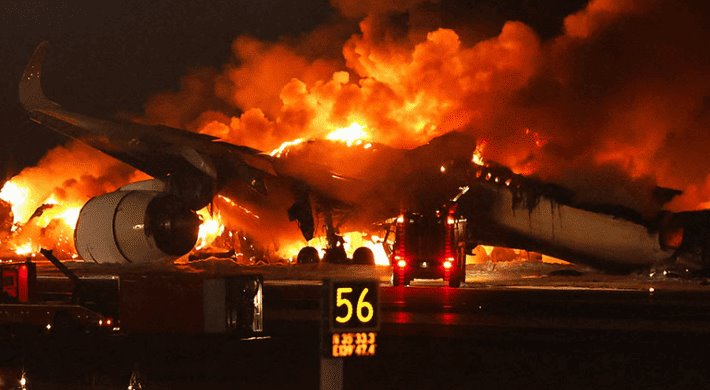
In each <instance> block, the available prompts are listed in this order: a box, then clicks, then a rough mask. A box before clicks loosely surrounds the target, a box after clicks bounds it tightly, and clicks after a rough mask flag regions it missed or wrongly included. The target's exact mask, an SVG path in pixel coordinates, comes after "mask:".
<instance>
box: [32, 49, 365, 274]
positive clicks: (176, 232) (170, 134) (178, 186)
mask: <svg viewBox="0 0 710 390" xmlns="http://www.w3.org/2000/svg"><path fill="white" fill-rule="evenodd" d="M47 49H48V44H47V43H46V42H45V43H42V44H40V45H39V46H38V47H37V49H36V50H35V52H34V54H33V55H32V57H31V59H30V61H29V63H28V65H27V67H26V69H25V72H24V74H23V76H22V80H21V81H20V85H19V99H20V102H21V104H22V105H23V107H24V108H25V109H26V110H27V111H28V113H29V116H30V119H31V120H32V121H34V122H36V123H38V124H41V125H43V126H45V127H48V128H50V129H52V130H54V131H57V132H58V133H60V134H63V135H65V136H67V137H70V138H72V139H75V140H78V141H80V142H83V143H85V144H88V145H89V146H91V147H93V148H95V149H97V150H99V151H101V152H104V153H106V154H108V155H110V156H112V157H114V158H116V159H118V160H120V161H123V162H125V163H127V164H129V165H131V166H133V167H135V168H136V169H138V170H141V171H143V172H145V173H147V174H148V175H150V176H152V177H154V178H156V180H154V181H152V182H151V183H146V184H142V185H131V186H127V187H124V188H122V189H120V190H119V191H117V192H116V193H112V194H106V195H102V196H99V197H96V198H93V199H91V200H90V201H89V202H88V203H87V204H86V205H85V206H84V208H83V209H82V211H81V213H80V216H79V220H78V223H77V227H76V234H75V236H76V244H77V245H76V246H77V250H78V251H79V254H80V255H81V256H82V257H84V258H88V259H94V260H96V261H100V262H114V261H117V262H124V261H128V262H131V261H150V260H149V257H156V258H170V257H175V256H177V255H181V254H184V252H185V251H186V250H189V249H191V248H188V246H189V243H194V242H195V240H194V237H193V236H194V234H196V233H195V230H196V226H195V224H196V222H195V218H193V217H191V216H190V214H191V213H192V214H194V210H198V209H200V208H203V207H205V206H206V205H208V204H211V202H213V201H214V200H215V199H216V198H215V196H216V195H218V194H219V195H223V196H224V199H228V200H229V201H230V202H231V203H234V202H232V201H231V200H232V199H238V204H236V203H234V205H235V207H233V209H234V210H235V213H234V214H237V215H238V217H235V219H237V222H238V224H239V226H243V227H244V228H245V230H247V231H249V232H250V233H252V234H254V236H256V237H257V238H264V239H266V238H269V237H270V238H272V239H273V238H274V237H278V236H284V235H288V236H289V237H290V238H291V239H295V238H296V237H294V234H293V233H294V230H293V228H288V227H286V228H285V227H284V226H294V224H293V223H291V221H294V220H295V221H297V222H298V227H299V228H300V233H301V234H302V235H303V237H305V238H306V240H310V239H311V238H312V237H313V235H314V230H315V222H314V217H313V216H314V210H313V209H312V206H311V204H312V203H313V204H315V205H316V206H317V209H316V210H315V211H316V213H318V212H328V213H331V212H332V211H336V210H340V211H342V210H345V209H347V208H349V207H351V206H352V205H353V204H354V203H358V202H362V201H363V199H366V196H365V195H364V194H365V192H366V190H367V189H370V188H372V186H371V184H372V183H371V182H370V181H368V180H362V179H358V178H352V177H349V176H347V175H343V174H339V173H336V172H334V171H332V170H331V168H330V167H329V166H328V165H327V164H323V163H322V162H321V161H317V160H313V159H310V158H299V157H298V153H294V156H292V158H276V157H273V156H270V155H268V154H265V153H262V152H261V151H258V150H255V149H252V148H249V147H246V146H239V145H234V144H230V143H226V142H222V141H220V140H219V139H217V138H215V137H212V136H208V135H204V134H197V133H192V132H189V131H186V130H182V129H175V128H170V127H166V126H149V125H141V124H135V123H118V122H113V121H107V120H103V119H98V118H94V117H91V116H87V115H84V114H80V113H75V112H71V111H69V110H66V109H64V108H63V107H62V106H60V105H59V104H57V103H55V102H53V101H51V100H49V99H48V98H47V97H46V96H45V95H44V93H43V90H42V86H41V76H42V65H43V61H44V57H45V54H46V51H47ZM368 183H369V184H368ZM130 193H132V195H129V194H130ZM124 202H127V203H125V204H124ZM121 212H125V215H124V216H123V217H121V216H120V213H121ZM96 215H100V216H102V217H96ZM131 215H135V217H132V216H131ZM105 221H113V222H112V223H114V224H116V223H122V224H123V225H125V226H114V225H111V223H109V222H105ZM141 221H147V222H146V223H141ZM124 230H125V231H124ZM267 230H268V231H267ZM121 231H124V232H123V233H121ZM284 231H286V232H284ZM171 241H178V242H181V244H173V243H171ZM99 242H113V243H115V245H109V246H113V247H112V248H109V249H106V248H103V247H102V244H99ZM135 242H141V245H139V249H135V248H132V245H133V243H135ZM267 242H268V241H267ZM82 243H83V244H86V245H83V244H82ZM155 247H157V248H158V253H156V252H155V251H154V250H153V249H154V248H155ZM140 248H143V249H140ZM134 249H135V250H134ZM162 254H166V255H167V256H162ZM106 259H110V260H106ZM113 259H118V260H113Z"/></svg>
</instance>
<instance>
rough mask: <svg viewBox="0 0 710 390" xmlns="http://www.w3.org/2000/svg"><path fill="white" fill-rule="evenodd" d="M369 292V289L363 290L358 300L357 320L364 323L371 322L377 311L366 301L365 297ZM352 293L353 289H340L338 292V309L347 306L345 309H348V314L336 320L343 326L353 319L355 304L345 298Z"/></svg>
mask: <svg viewBox="0 0 710 390" xmlns="http://www.w3.org/2000/svg"><path fill="white" fill-rule="evenodd" d="M368 291H369V289H367V288H364V289H363V290H362V293H360V297H359V298H358V300H357V310H356V314H357V319H358V320H359V321H360V322H363V323H365V322H369V321H370V320H371V319H372V317H373V316H374V315H375V310H374V308H373V307H372V304H371V303H370V302H367V301H366V300H365V296H366V295H367V293H368ZM351 292H353V289H352V288H351V287H339V288H338V289H337V290H336V296H335V305H336V306H338V307H340V306H343V305H345V307H346V308H347V312H346V314H345V315H344V316H342V317H341V316H338V317H335V320H336V321H337V322H339V323H341V324H344V323H346V322H348V321H350V319H351V318H352V317H353V304H352V303H351V302H350V300H349V299H346V298H343V295H344V294H349V293H351ZM365 313H367V314H365Z"/></svg>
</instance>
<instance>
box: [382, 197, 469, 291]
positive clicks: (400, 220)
mask: <svg viewBox="0 0 710 390" xmlns="http://www.w3.org/2000/svg"><path fill="white" fill-rule="evenodd" d="M467 223H468V222H467V220H466V219H465V218H460V217H457V215H456V207H455V205H454V206H452V207H449V208H444V209H443V210H436V211H434V212H428V213H425V212H422V213H416V212H402V213H401V214H400V215H399V216H398V217H397V219H396V221H395V223H394V234H395V241H394V245H393V248H392V254H391V256H390V263H391V264H392V285H393V286H400V285H404V286H408V285H409V284H410V283H411V281H412V280H413V279H443V280H444V282H445V283H447V284H448V286H450V287H460V286H461V283H463V282H464V281H465V276H466V255H465V239H464V238H465V232H466V226H467Z"/></svg>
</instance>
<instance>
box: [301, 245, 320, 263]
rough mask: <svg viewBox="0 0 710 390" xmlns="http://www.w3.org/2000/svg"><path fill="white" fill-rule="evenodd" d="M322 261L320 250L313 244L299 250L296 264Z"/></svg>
mask: <svg viewBox="0 0 710 390" xmlns="http://www.w3.org/2000/svg"><path fill="white" fill-rule="evenodd" d="M319 262H320V255H318V250H317V249H316V248H314V247H312V246H306V247H303V248H301V250H300V251H298V256H296V264H317V263H319Z"/></svg>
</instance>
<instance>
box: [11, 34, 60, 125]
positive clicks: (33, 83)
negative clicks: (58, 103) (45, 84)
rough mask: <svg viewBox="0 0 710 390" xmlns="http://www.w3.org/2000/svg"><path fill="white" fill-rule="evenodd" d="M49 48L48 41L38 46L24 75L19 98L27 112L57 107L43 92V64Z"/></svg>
mask: <svg viewBox="0 0 710 390" xmlns="http://www.w3.org/2000/svg"><path fill="white" fill-rule="evenodd" d="M48 48H49V42H48V41H44V42H41V43H40V44H39V45H37V48H36V49H35V51H34V53H33V54H32V57H30V60H29V62H28V63H27V66H26V67H25V71H24V73H23V74H22V79H21V80H20V87H19V97H20V103H21V104H22V106H23V107H24V108H25V109H26V110H27V111H32V110H35V109H38V108H44V107H48V106H53V105H55V103H53V102H52V101H51V100H49V99H48V98H47V97H46V96H45V95H44V92H43V91H42V64H43V63H44V58H45V55H46V53H47V49H48Z"/></svg>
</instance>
